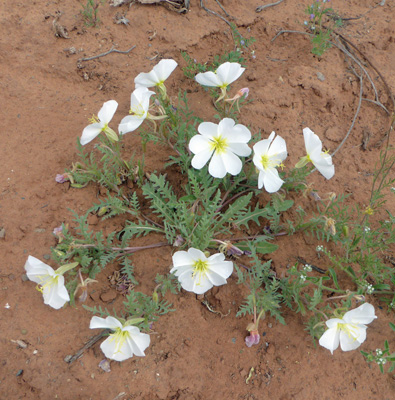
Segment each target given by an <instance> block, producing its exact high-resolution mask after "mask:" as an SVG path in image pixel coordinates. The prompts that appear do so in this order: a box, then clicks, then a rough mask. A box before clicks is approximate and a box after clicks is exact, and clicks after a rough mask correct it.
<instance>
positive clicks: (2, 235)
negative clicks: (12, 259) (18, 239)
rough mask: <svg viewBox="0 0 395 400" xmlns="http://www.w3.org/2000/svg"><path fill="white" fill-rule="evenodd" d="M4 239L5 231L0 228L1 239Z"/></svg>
mask: <svg viewBox="0 0 395 400" xmlns="http://www.w3.org/2000/svg"><path fill="white" fill-rule="evenodd" d="M4 238H5V229H4V228H3V227H1V226H0V239H4Z"/></svg>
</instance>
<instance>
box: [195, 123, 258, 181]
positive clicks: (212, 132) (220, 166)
mask: <svg viewBox="0 0 395 400" xmlns="http://www.w3.org/2000/svg"><path fill="white" fill-rule="evenodd" d="M198 131H199V133H200V135H195V136H194V137H193V138H192V139H191V141H190V142H189V149H190V150H191V152H192V153H193V154H195V156H194V157H193V158H192V166H193V167H194V168H196V169H201V168H203V167H204V166H205V165H206V163H207V162H208V160H209V159H210V158H211V156H213V157H212V159H211V161H210V164H209V167H208V172H209V173H210V175H212V176H213V177H215V178H223V177H224V176H225V175H226V173H230V174H231V175H237V174H238V173H240V171H241V168H242V166H243V164H242V162H241V160H240V159H239V157H238V156H242V157H246V156H248V155H250V154H251V149H250V148H249V147H248V145H247V143H248V142H249V140H250V139H251V132H250V131H249V130H248V129H247V128H246V127H245V126H244V125H241V124H237V125H235V121H233V119H231V118H224V119H223V120H222V121H220V123H219V124H218V125H217V124H214V123H212V122H202V123H201V124H200V125H199V126H198Z"/></svg>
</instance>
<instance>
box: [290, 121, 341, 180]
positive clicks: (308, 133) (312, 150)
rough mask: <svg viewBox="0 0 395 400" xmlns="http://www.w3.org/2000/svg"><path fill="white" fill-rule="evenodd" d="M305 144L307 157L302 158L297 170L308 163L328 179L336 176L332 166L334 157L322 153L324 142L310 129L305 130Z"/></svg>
mask: <svg viewBox="0 0 395 400" xmlns="http://www.w3.org/2000/svg"><path fill="white" fill-rule="evenodd" d="M303 136H304V143H305V146H306V151H307V156H305V157H302V158H301V159H300V160H299V162H298V163H297V164H296V165H295V167H296V168H302V167H304V166H305V165H306V164H307V163H309V162H312V163H313V164H314V166H315V167H316V168H317V169H318V171H320V172H321V174H322V175H324V177H325V178H326V179H330V178H332V176H333V175H334V174H335V167H334V165H333V164H332V157H331V156H330V155H329V154H328V153H326V152H323V151H322V142H321V140H320V138H319V137H318V136H317V135H316V134H315V133H314V132H313V131H312V130H311V129H309V128H304V129H303Z"/></svg>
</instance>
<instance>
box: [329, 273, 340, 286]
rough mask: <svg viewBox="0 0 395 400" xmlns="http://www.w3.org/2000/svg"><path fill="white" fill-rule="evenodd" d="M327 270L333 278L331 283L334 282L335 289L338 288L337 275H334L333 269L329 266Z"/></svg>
mask: <svg viewBox="0 0 395 400" xmlns="http://www.w3.org/2000/svg"><path fill="white" fill-rule="evenodd" d="M328 272H329V274H330V276H331V277H332V279H333V283H334V284H335V286H336V289H340V286H339V282H338V281H337V275H336V272H335V270H334V269H333V268H329V269H328Z"/></svg>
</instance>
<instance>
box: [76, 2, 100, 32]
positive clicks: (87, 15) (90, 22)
mask: <svg viewBox="0 0 395 400" xmlns="http://www.w3.org/2000/svg"><path fill="white" fill-rule="evenodd" d="M104 2H105V0H100V1H99V0H87V1H86V4H85V5H83V4H81V7H82V11H81V14H82V17H83V18H84V21H85V25H86V26H98V25H99V24H100V19H99V6H100V4H103V3H104Z"/></svg>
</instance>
